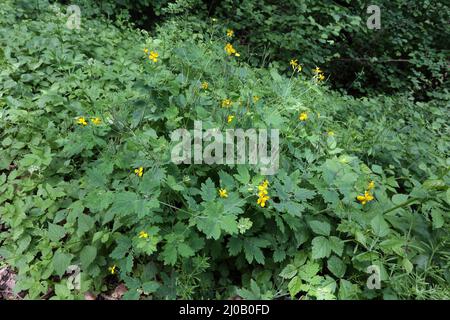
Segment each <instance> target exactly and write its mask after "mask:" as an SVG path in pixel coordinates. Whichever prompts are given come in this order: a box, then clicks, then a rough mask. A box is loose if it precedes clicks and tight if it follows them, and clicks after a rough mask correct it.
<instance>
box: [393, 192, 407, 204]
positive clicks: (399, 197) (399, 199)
mask: <svg viewBox="0 0 450 320" xmlns="http://www.w3.org/2000/svg"><path fill="white" fill-rule="evenodd" d="M406 200H408V195H407V194H394V195H393V196H392V202H393V203H394V204H395V205H399V204H402V203H404V202H405V201H406Z"/></svg>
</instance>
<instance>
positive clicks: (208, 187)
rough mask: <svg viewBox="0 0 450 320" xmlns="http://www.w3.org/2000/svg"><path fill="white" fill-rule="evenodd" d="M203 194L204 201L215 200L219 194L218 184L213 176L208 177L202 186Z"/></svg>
mask: <svg viewBox="0 0 450 320" xmlns="http://www.w3.org/2000/svg"><path fill="white" fill-rule="evenodd" d="M201 196H202V199H203V200H204V201H207V202H208V201H213V200H214V199H215V198H216V196H217V190H216V186H215V185H214V183H213V182H212V180H211V178H208V179H207V180H206V181H205V183H202V186H201Z"/></svg>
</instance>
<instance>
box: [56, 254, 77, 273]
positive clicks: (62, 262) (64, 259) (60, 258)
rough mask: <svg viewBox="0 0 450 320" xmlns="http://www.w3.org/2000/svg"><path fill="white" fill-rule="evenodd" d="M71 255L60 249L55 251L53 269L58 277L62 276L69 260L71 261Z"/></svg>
mask: <svg viewBox="0 0 450 320" xmlns="http://www.w3.org/2000/svg"><path fill="white" fill-rule="evenodd" d="M72 257H73V256H72V255H71V254H68V253H64V252H62V251H60V250H58V251H56V253H55V255H54V256H53V269H54V270H55V271H56V274H57V275H58V276H59V277H62V275H63V274H64V273H65V272H66V270H67V267H69V265H70V262H71V261H72Z"/></svg>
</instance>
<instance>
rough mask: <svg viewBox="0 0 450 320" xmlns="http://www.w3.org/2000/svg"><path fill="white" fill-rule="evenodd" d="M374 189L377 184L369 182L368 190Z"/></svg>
mask: <svg viewBox="0 0 450 320" xmlns="http://www.w3.org/2000/svg"><path fill="white" fill-rule="evenodd" d="M373 188H375V182H373V181H370V182H369V185H368V186H367V190H369V191H370V190H372V189H373Z"/></svg>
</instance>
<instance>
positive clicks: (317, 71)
mask: <svg viewBox="0 0 450 320" xmlns="http://www.w3.org/2000/svg"><path fill="white" fill-rule="evenodd" d="M313 71H314V72H315V73H322V70H321V69H320V68H319V67H316V68H315V69H314V70H313Z"/></svg>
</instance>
